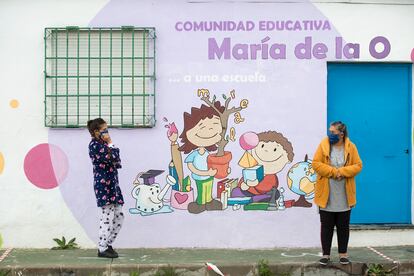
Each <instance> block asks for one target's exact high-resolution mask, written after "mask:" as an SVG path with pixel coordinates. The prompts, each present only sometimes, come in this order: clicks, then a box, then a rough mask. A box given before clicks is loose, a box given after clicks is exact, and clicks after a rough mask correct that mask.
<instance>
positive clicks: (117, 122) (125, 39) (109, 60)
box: [44, 26, 156, 128]
mask: <svg viewBox="0 0 414 276" xmlns="http://www.w3.org/2000/svg"><path fill="white" fill-rule="evenodd" d="M155 37H156V36H155V29H154V28H138V27H129V26H128V27H120V28H78V27H66V28H46V29H45V35H44V39H45V71H44V73H45V126H47V127H64V128H68V127H85V126H86V123H87V121H88V120H89V119H93V118H96V117H101V118H103V119H104V120H105V121H106V122H107V123H108V126H110V127H126V128H128V127H130V128H136V127H152V126H154V125H155Z"/></svg>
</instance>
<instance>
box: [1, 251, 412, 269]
mask: <svg viewBox="0 0 414 276" xmlns="http://www.w3.org/2000/svg"><path fill="white" fill-rule="evenodd" d="M334 250H335V249H334ZM319 252H320V249H319V248H306V249H283V248H279V249H272V250H227V249H119V250H118V253H119V254H120V257H119V258H118V259H113V260H111V259H104V258H98V257H97V256H96V250H93V249H75V250H49V249H13V250H11V251H10V252H6V253H8V254H7V256H5V255H6V254H5V250H0V256H3V257H4V259H3V260H2V261H0V276H3V275H6V274H7V275H10V276H11V275H18V276H21V275H217V274H215V273H214V272H212V271H211V270H208V269H207V268H206V265H205V263H206V262H210V263H213V264H215V265H217V266H218V267H219V269H220V270H221V271H222V272H223V273H224V275H231V276H242V275H263V274H259V273H258V270H257V266H258V263H259V261H260V260H265V261H266V262H268V268H269V269H270V270H271V271H272V272H273V274H271V275H363V274H364V272H365V271H366V270H367V267H369V266H370V264H382V265H383V266H384V267H385V270H389V271H391V272H392V273H393V274H389V275H414V246H398V247H376V248H369V247H358V248H350V250H349V253H350V256H351V260H352V264H351V265H341V264H339V263H338V257H337V255H336V254H335V255H333V263H332V264H331V265H329V266H328V267H321V266H320V265H319V264H318V262H317V261H318V260H319V258H320V257H319V256H320V253H319ZM333 252H335V251H333ZM0 260H1V257H0ZM171 267H172V268H174V269H173V270H175V271H176V272H177V274H174V273H172V271H171ZM169 269H170V271H169V273H168V270H169ZM157 273H158V274H157ZM269 275H270V274H269ZM377 275H378V274H377ZM384 275H386V274H384Z"/></svg>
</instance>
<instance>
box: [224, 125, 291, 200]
mask: <svg viewBox="0 0 414 276" xmlns="http://www.w3.org/2000/svg"><path fill="white" fill-rule="evenodd" d="M258 137H259V144H258V145H257V146H256V147H255V148H254V149H252V155H253V157H254V158H255V159H256V161H257V163H258V164H259V165H262V166H263V169H264V177H263V179H262V180H261V181H260V182H259V181H258V180H257V179H256V180H253V181H251V180H246V181H245V180H244V179H243V177H242V178H241V179H240V181H239V183H238V187H236V188H234V189H233V191H232V197H244V196H249V197H252V199H253V202H268V201H269V200H270V198H271V193H270V192H271V191H272V189H275V191H276V199H277V198H278V197H279V192H278V191H277V187H278V186H279V180H278V178H277V173H279V172H280V171H282V170H283V168H284V167H285V166H286V165H287V164H288V163H291V162H292V160H293V157H294V153H293V147H292V144H291V143H290V142H289V140H288V139H286V138H285V137H284V136H283V135H282V134H281V133H278V132H276V131H266V132H262V133H259V134H258Z"/></svg>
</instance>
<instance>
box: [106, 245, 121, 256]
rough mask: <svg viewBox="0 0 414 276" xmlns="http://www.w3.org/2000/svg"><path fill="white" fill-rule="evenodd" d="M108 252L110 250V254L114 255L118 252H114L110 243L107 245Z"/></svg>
mask: <svg viewBox="0 0 414 276" xmlns="http://www.w3.org/2000/svg"><path fill="white" fill-rule="evenodd" d="M107 250H108V251H109V252H111V253H112V254H114V255H116V256H117V257H118V252H116V251H115V250H114V249H113V248H112V245H108V249H107Z"/></svg>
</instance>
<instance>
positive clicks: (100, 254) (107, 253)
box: [98, 248, 118, 259]
mask: <svg viewBox="0 0 414 276" xmlns="http://www.w3.org/2000/svg"><path fill="white" fill-rule="evenodd" d="M115 253H116V252H115ZM98 257H101V258H110V259H114V258H118V254H114V253H112V252H111V251H110V250H109V248H108V249H107V250H105V251H104V252H100V251H99V250H98Z"/></svg>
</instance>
